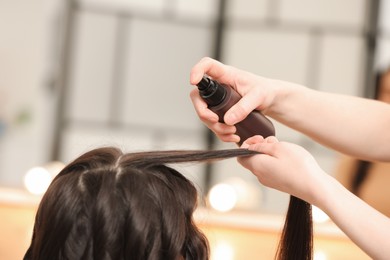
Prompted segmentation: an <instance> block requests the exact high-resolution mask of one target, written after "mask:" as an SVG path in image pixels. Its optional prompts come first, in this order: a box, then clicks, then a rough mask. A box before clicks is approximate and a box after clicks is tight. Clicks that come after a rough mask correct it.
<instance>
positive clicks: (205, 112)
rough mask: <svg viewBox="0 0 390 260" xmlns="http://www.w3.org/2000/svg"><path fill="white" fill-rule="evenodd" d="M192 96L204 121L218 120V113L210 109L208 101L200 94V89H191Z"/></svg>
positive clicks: (196, 108)
mask: <svg viewBox="0 0 390 260" xmlns="http://www.w3.org/2000/svg"><path fill="white" fill-rule="evenodd" d="M190 97H191V101H192V103H193V105H194V108H195V111H196V113H197V114H198V116H199V118H200V120H202V121H203V122H212V123H216V122H218V115H217V114H215V113H214V112H213V111H211V110H210V109H208V107H207V104H206V102H204V100H202V98H201V97H200V96H199V91H198V90H197V89H193V90H192V91H191V93H190Z"/></svg>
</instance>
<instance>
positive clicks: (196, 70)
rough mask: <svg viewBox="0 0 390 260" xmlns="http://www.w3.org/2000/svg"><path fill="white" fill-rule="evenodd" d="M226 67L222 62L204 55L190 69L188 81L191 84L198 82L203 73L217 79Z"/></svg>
mask: <svg viewBox="0 0 390 260" xmlns="http://www.w3.org/2000/svg"><path fill="white" fill-rule="evenodd" d="M226 69H227V66H226V65H224V64H223V63H221V62H219V61H217V60H214V59H211V58H209V57H204V58H202V59H201V60H200V61H199V62H198V63H197V64H195V66H194V67H193V68H192V69H191V73H190V83H191V84H192V85H196V84H198V83H199V81H200V80H201V79H202V77H203V75H204V74H207V75H209V76H211V77H212V78H214V79H217V80H218V78H220V77H222V76H223V75H224V74H225V72H226Z"/></svg>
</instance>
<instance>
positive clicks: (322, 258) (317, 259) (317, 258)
mask: <svg viewBox="0 0 390 260" xmlns="http://www.w3.org/2000/svg"><path fill="white" fill-rule="evenodd" d="M327 259H328V258H327V257H326V254H325V253H324V252H322V251H316V252H314V255H313V260H327Z"/></svg>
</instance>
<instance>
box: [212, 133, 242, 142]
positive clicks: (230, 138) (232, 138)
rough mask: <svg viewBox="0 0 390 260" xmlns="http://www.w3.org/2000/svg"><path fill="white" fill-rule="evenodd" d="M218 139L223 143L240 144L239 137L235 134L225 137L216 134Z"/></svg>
mask: <svg viewBox="0 0 390 260" xmlns="http://www.w3.org/2000/svg"><path fill="white" fill-rule="evenodd" d="M216 135H217V137H218V139H220V140H221V141H223V142H226V143H238V142H240V137H239V136H238V135H235V134H227V135H221V134H216Z"/></svg>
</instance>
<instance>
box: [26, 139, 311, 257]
mask: <svg viewBox="0 0 390 260" xmlns="http://www.w3.org/2000/svg"><path fill="white" fill-rule="evenodd" d="M253 154H256V152H254V151H249V150H246V149H228V150H218V151H154V152H139V153H126V154H124V153H123V152H122V151H121V150H119V149H117V148H113V147H107V148H98V149H95V150H92V151H90V152H87V153H85V154H83V155H82V156H80V157H79V158H77V159H76V160H74V161H73V162H71V163H70V164H68V165H67V166H66V167H65V168H64V169H63V170H62V171H61V172H60V173H59V174H58V175H57V176H56V177H55V179H54V180H53V181H52V183H51V184H50V186H49V188H48V190H47V191H46V193H45V195H44V196H43V198H42V200H41V203H40V205H39V207H38V211H37V214H36V218H35V225H34V229H33V236H32V241H31V245H30V247H29V248H28V250H27V252H26V254H25V256H24V259H33V260H36V259H140V260H141V259H142V260H144V259H150V260H152V259H173V260H179V259H186V260H198V259H209V255H210V253H209V245H208V242H207V239H206V237H205V236H204V235H203V233H202V232H201V231H200V230H199V229H198V228H197V226H196V225H195V223H194V220H193V212H194V210H195V209H196V207H197V198H198V196H197V190H196V188H195V186H194V185H193V184H192V183H191V182H190V181H189V180H188V179H186V178H185V177H184V176H183V175H182V174H180V173H179V172H178V171H177V170H175V169H173V168H172V167H170V166H168V164H176V163H186V162H201V161H202V162H209V161H212V160H217V159H226V158H232V157H238V156H249V155H253ZM291 203H293V204H294V201H291V202H290V207H289V212H290V208H291ZM291 210H292V211H291V214H287V219H286V224H287V223H289V225H287V226H285V231H287V233H300V232H301V227H302V226H304V225H307V223H308V222H307V219H301V218H300V216H301V214H302V213H303V214H306V211H307V210H308V208H306V207H305V208H291ZM295 210H296V211H295ZM293 211H294V212H293ZM298 211H299V212H298ZM290 215H292V216H290ZM294 215H295V217H298V218H296V222H295V223H291V222H289V220H290V219H293V218H294V217H293V216H294ZM290 225H291V226H290ZM292 225H294V226H292ZM295 225H296V226H295ZM290 227H291V228H290ZM283 237H284V238H283ZM285 237H287V236H286V232H284V235H283V236H282V240H281V241H282V242H281V243H282V244H283V245H282V246H281V248H282V249H283V250H282V251H281V253H280V254H279V256H277V257H279V258H280V259H307V258H295V257H287V255H286V254H290V253H293V252H292V251H291V250H284V249H285V248H295V246H296V247H302V242H304V241H302V240H299V239H306V238H305V237H300V238H297V239H285ZM285 243H287V244H288V243H290V245H288V246H287V247H285ZM287 244H286V245H287ZM305 249H306V250H309V251H310V255H311V248H305ZM306 254H309V252H306Z"/></svg>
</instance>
